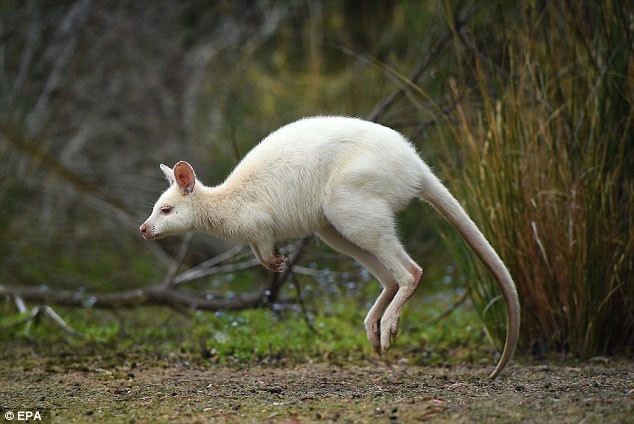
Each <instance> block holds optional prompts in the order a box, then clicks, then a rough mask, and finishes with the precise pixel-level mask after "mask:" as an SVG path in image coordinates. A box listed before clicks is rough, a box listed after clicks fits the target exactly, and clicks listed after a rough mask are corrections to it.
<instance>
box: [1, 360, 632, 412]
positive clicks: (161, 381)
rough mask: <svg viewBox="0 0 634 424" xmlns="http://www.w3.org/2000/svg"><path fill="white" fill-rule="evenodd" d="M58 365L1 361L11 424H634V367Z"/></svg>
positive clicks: (605, 364) (600, 363)
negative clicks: (494, 373) (37, 423)
mask: <svg viewBox="0 0 634 424" xmlns="http://www.w3.org/2000/svg"><path fill="white" fill-rule="evenodd" d="M59 359H60V358H51V359H50V360H42V359H41V358H33V359H29V360H26V361H25V360H24V359H23V358H22V359H21V360H20V361H19V362H20V364H19V365H18V364H17V363H15V361H11V360H10V359H6V358H5V359H2V360H0V407H1V408H2V416H1V417H0V423H2V422H9V421H8V420H7V419H6V418H5V413H7V412H8V411H11V412H12V413H13V414H17V413H18V412H19V411H21V410H22V411H23V412H24V411H31V412H38V411H39V412H40V414H41V416H42V417H43V421H42V422H54V423H67V422H77V423H80V422H125V423H145V422H200V423H203V422H204V423H250V422H252V423H269V422H270V423H284V424H296V423H313V422H314V423H330V422H333V423H375V422H376V423H390V424H395V423H412V422H430V423H436V422H451V423H472V422H473V423H480V422H483V423H484V422H487V423H490V422H503V423H508V422H526V423H533V422H534V423H548V422H555V423H629V422H631V423H634V361H624V360H619V361H615V360H605V361H599V360H595V361H590V362H587V363H583V364H579V365H578V366H562V365H553V364H550V365H549V364H545V363H543V364H537V365H535V364H530V365H526V364H518V363H515V364H513V365H512V366H511V367H510V368H507V370H506V371H505V373H504V374H503V375H502V376H501V377H500V378H498V379H497V380H495V381H493V382H490V381H488V380H487V379H486V374H487V372H488V371H490V369H489V368H485V367H479V366H455V367H447V368H434V367H419V366H411V365H407V364H393V365H389V364H385V363H368V364H365V365H343V366H341V365H334V364H329V363H318V364H303V365H297V366H286V367H281V366H275V367H273V366H254V367H248V368H247V367H245V368H242V369H236V368H230V367H226V366H219V365H209V366H202V365H192V364H189V363H187V362H186V361H177V360H176V361H169V360H168V361H162V362H160V361H159V362H152V363H151V365H147V363H146V362H144V361H143V360H140V361H138V362H129V360H127V359H122V360H121V362H120V363H119V364H115V363H112V362H109V363H108V364H104V363H102V361H100V359H99V358H98V357H97V358H93V359H91V360H90V361H87V362H86V361H85V360H82V359H80V358H79V357H77V358H62V361H60V360H59ZM60 363H61V364H62V365H60ZM10 417H11V416H10ZM13 417H14V418H15V419H14V422H17V417H18V416H17V415H13ZM22 417H23V418H24V417H25V416H24V414H23V415H22ZM3 420H4V421H3Z"/></svg>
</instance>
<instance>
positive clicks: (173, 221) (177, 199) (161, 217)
mask: <svg viewBox="0 0 634 424" xmlns="http://www.w3.org/2000/svg"><path fill="white" fill-rule="evenodd" d="M161 170H162V171H163V173H164V174H165V176H166V177H167V180H168V181H169V183H170V187H169V188H168V189H167V190H166V191H165V192H164V193H163V194H162V195H161V197H159V199H158V200H157V201H156V204H155V205H154V208H153V210H152V214H151V215H150V217H149V218H148V219H147V220H146V221H145V222H144V223H143V224H142V225H141V227H140V228H139V231H141V234H142V235H143V237H144V238H146V239H147V240H151V239H157V238H162V237H166V236H170V235H175V234H180V233H184V232H187V231H191V230H192V229H193V223H194V222H195V211H194V209H195V208H194V205H195V201H196V196H197V194H198V191H200V190H199V186H200V183H199V182H198V181H197V180H196V174H195V173H194V169H193V168H192V167H191V165H190V164H188V163H187V162H182V161H181V162H178V163H177V164H176V165H174V169H170V168H169V167H167V166H165V165H163V164H161Z"/></svg>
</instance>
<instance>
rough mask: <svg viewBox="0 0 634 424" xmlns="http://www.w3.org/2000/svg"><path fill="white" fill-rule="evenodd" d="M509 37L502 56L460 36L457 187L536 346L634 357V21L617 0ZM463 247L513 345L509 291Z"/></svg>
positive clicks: (523, 18)
mask: <svg viewBox="0 0 634 424" xmlns="http://www.w3.org/2000/svg"><path fill="white" fill-rule="evenodd" d="M590 3H592V2H590ZM599 3H600V4H599ZM539 7H542V8H541V9H538V8H539ZM500 31H502V33H499V34H496V37H497V42H499V45H497V46H495V47H496V48H499V49H501V52H502V54H501V55H500V56H499V57H497V58H496V57H494V55H492V54H491V51H492V50H493V49H492V48H491V47H492V46H488V47H487V46H486V45H484V44H483V43H481V42H480V41H481V40H478V39H477V38H476V37H475V36H468V35H465V34H456V40H457V43H456V45H458V46H459V47H457V52H458V54H459V56H460V58H461V59H462V60H463V64H465V65H464V67H465V68H463V72H462V75H464V76H463V77H457V78H458V79H457V80H453V81H452V82H451V93H452V97H453V100H454V106H455V107H454V109H453V112H451V114H450V115H449V116H448V120H449V121H448V122H450V125H448V128H449V130H448V132H446V133H445V134H449V136H448V138H449V139H450V140H447V141H448V144H450V145H452V146H457V151H456V150H451V151H449V150H448V151H447V152H445V153H447V154H448V155H447V156H445V162H444V163H445V167H444V168H445V169H444V172H445V175H446V176H447V178H448V183H449V185H450V186H451V187H452V189H453V191H454V192H456V193H457V194H458V196H459V197H460V198H461V199H464V201H465V206H466V207H467V208H468V209H469V211H470V213H472V215H473V216H474V219H475V220H476V222H477V223H478V224H479V225H481V226H482V228H483V230H484V231H485V233H486V235H487V237H488V238H489V240H490V241H491V242H492V244H493V245H494V246H495V247H496V249H497V250H498V252H499V253H500V255H501V256H502V257H503V258H504V260H505V262H506V264H507V266H508V267H509V269H510V271H511V274H512V275H513V276H514V279H515V281H516V284H517V286H518V291H519V294H520V301H521V303H522V313H523V316H522V332H521V345H522V347H523V348H524V349H527V350H532V351H534V352H540V353H546V352H552V351H557V352H570V353H572V354H575V355H580V356H588V355H596V354H605V353H612V352H619V351H627V352H631V351H632V350H633V347H634V129H633V126H634V111H633V108H632V105H633V102H634V59H633V57H634V55H633V51H634V36H633V35H634V17H633V15H632V13H631V11H627V10H626V8H625V6H623V5H621V4H617V2H610V1H608V2H597V4H585V6H579V5H578V4H576V3H575V4H574V5H573V4H572V3H570V4H568V3H567V2H546V3H544V4H542V5H541V6H535V5H533V6H525V7H524V8H523V9H522V10H521V12H520V15H519V17H517V21H516V22H515V24H514V25H512V26H509V28H507V30H504V29H501V30H500ZM505 31H506V32H505ZM466 87H477V88H475V89H472V90H471V91H469V90H468V89H467V88H466ZM450 237H453V236H450ZM452 244H453V246H454V247H455V248H456V250H457V252H458V253H459V257H461V258H462V259H461V266H462V267H463V268H465V269H466V270H467V275H471V273H472V272H473V273H475V275H476V276H477V277H476V278H474V279H472V284H473V288H474V290H473V293H474V300H475V303H476V304H477V305H478V306H479V309H480V312H481V314H482V315H483V317H484V319H485V322H486V323H488V328H489V330H490V333H491V334H492V335H493V336H494V337H497V338H498V339H501V338H502V337H503V334H504V325H503V323H504V319H503V314H504V310H503V307H502V302H501V299H500V298H499V296H498V291H497V289H496V288H495V285H494V284H493V282H492V280H491V279H490V278H489V277H488V275H487V273H486V272H485V271H484V269H482V268H480V266H479V265H478V264H476V263H474V262H472V255H469V254H468V253H467V252H464V249H465V248H464V246H463V245H462V244H461V243H460V242H458V241H455V240H452ZM482 282H484V283H482Z"/></svg>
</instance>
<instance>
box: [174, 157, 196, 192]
mask: <svg viewBox="0 0 634 424" xmlns="http://www.w3.org/2000/svg"><path fill="white" fill-rule="evenodd" d="M174 180H175V181H176V184H178V188H179V189H180V191H181V193H183V195H184V196H189V195H190V194H192V193H193V192H194V186H195V185H196V174H195V173H194V168H192V167H191V165H190V164H188V163H187V162H183V161H180V162H178V163H177V164H176V165H174Z"/></svg>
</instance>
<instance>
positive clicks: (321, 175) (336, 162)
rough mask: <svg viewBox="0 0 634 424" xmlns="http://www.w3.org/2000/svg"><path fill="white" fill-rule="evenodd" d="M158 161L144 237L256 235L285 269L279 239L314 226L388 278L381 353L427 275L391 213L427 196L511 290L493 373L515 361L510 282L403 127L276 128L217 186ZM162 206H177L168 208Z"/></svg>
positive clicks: (313, 124)
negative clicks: (160, 189)
mask: <svg viewBox="0 0 634 424" xmlns="http://www.w3.org/2000/svg"><path fill="white" fill-rule="evenodd" d="M161 169H162V170H163V172H165V174H166V176H167V178H168V180H169V181H170V188H168V189H167V191H165V193H163V195H161V197H160V198H159V199H158V201H157V202H156V205H155V206H154V210H153V212H152V215H151V216H150V217H149V218H148V219H147V221H146V222H145V223H144V224H143V225H142V226H141V228H140V230H141V232H142V234H143V236H144V237H145V238H147V239H152V238H159V237H164V236H167V235H172V234H178V233H182V232H187V231H199V232H205V233H209V234H213V235H216V236H219V237H223V238H227V239H231V240H235V241H238V242H242V243H249V244H250V245H251V247H252V249H253V251H254V253H255V255H256V256H257V257H258V259H259V260H260V262H261V263H262V264H263V265H264V266H265V267H266V268H268V269H270V270H273V271H281V270H282V267H283V263H284V261H285V260H286V258H283V257H280V256H276V255H275V253H274V244H275V243H276V242H277V241H280V240H284V239H289V238H299V237H304V236H307V235H310V234H314V233H316V234H317V235H319V236H320V238H322V239H323V240H324V241H325V242H326V243H328V244H329V245H331V246H332V247H333V248H335V249H336V250H338V251H341V252H343V253H346V254H348V255H349V256H352V257H353V258H355V259H356V260H357V261H359V262H360V263H361V264H363V265H364V266H365V267H366V268H368V270H369V271H370V272H372V274H373V275H374V276H375V277H376V278H377V279H378V280H379V281H380V282H381V284H382V285H383V287H384V290H383V292H382V293H381V295H380V296H379V298H378V299H377V301H376V303H375V305H374V306H373V307H372V308H371V309H370V311H369V312H368V316H367V318H366V320H365V327H366V332H367V335H368V339H369V340H370V343H371V344H372V345H373V347H374V348H375V349H376V350H377V351H378V352H380V351H387V349H389V347H390V345H391V343H392V341H393V339H394V338H395V337H396V333H397V330H398V320H399V316H400V311H401V309H402V307H403V305H404V304H405V302H406V301H407V300H408V299H409V298H410V297H411V296H412V294H413V293H414V291H415V290H416V287H417V285H418V282H419V280H420V278H421V275H422V269H421V268H420V267H419V266H418V265H417V264H416V263H415V262H414V261H412V259H411V258H410V257H409V256H408V255H407V253H406V252H405V250H404V249H403V247H402V246H401V244H400V242H399V240H398V237H397V235H396V228H395V222H394V214H395V213H396V212H397V211H399V210H400V209H401V208H403V207H404V206H405V205H406V204H407V203H408V202H409V201H410V200H411V199H412V198H414V197H420V198H421V199H423V200H426V201H428V202H429V203H430V204H432V205H433V206H434V207H435V208H436V209H437V210H438V211H439V212H441V213H442V214H443V215H444V216H445V217H446V218H447V219H448V220H449V222H451V223H452V224H453V225H454V226H455V227H456V229H457V230H458V231H459V232H460V233H461V235H462V236H463V237H464V238H465V240H466V241H467V243H468V244H469V245H470V246H471V247H472V248H473V250H474V252H475V253H476V254H477V255H478V257H480V259H481V260H482V261H483V262H484V263H485V265H486V266H487V267H488V268H489V270H491V272H492V274H493V275H494V277H495V278H496V281H497V282H498V284H499V286H500V289H501V291H502V294H503V295H504V299H505V302H506V307H507V321H508V335H507V340H506V344H505V347H504V352H503V355H502V358H501V360H500V362H499V363H498V366H497V367H496V369H495V370H494V371H493V373H492V374H491V377H492V378H494V377H495V376H497V374H499V372H501V371H502V369H503V368H504V367H505V365H506V363H507V362H508V361H509V360H510V358H511V356H512V353H513V350H514V348H515V344H516V341H517V337H518V332H519V303H518V300H517V293H516V290H515V285H514V284H513V280H512V279H511V276H510V275H509V273H508V271H507V270H506V268H505V266H504V264H503V263H502V261H501V259H500V258H499V257H498V255H497V253H496V252H495V251H494V250H493V248H492V247H491V245H490V244H489V243H488V241H487V240H486V239H485V238H484V236H483V235H482V233H481V232H480V230H478V228H477V227H476V226H475V224H474V223H473V222H472V221H471V220H470V219H469V217H468V216H467V214H466V213H465V212H464V210H463V208H462V207H461V206H460V204H459V203H458V202H457V201H456V200H455V199H454V198H453V196H452V195H451V194H450V193H449V191H448V190H447V189H446V188H445V187H444V186H443V185H442V183H441V182H440V181H439V180H438V178H436V177H435V176H434V174H433V173H432V172H431V170H430V169H429V167H428V166H427V165H426V164H425V163H424V162H423V160H422V159H421V158H420V157H419V156H418V154H417V153H416V151H415V149H414V148H413V146H412V145H411V144H410V143H409V141H407V140H406V139H405V138H404V137H403V136H402V135H401V134H399V133H398V132H396V131H394V130H392V129H389V128H386V127H384V126H381V125H379V124H375V123H372V122H367V121H363V120H360V119H354V118H345V117H316V118H306V119H302V120H299V121H297V122H294V123H292V124H289V125H286V126H284V127H282V128H280V129H278V130H277V131H275V132H273V133H271V134H270V135H269V136H268V137H266V138H265V139H264V140H262V142H260V144H258V145H257V146H256V147H255V148H253V149H252V150H251V151H250V152H249V153H248V154H247V155H246V156H245V157H244V159H243V160H242V161H241V162H240V163H239V164H238V166H236V168H235V169H234V171H233V172H232V173H231V175H229V177H228V178H227V179H226V180H225V181H224V182H223V183H222V184H220V185H218V186H215V187H206V186H204V185H203V184H201V183H200V182H199V181H197V180H196V179H195V174H194V171H193V169H191V167H190V166H189V164H187V163H185V162H179V163H178V164H177V165H176V166H175V168H174V170H170V169H169V168H167V167H166V166H165V165H161ZM175 172H176V174H177V177H175V176H174V173H175ZM188 178H189V179H190V180H189V183H190V186H189V189H187V188H186V185H187V183H188ZM192 184H193V185H192ZM192 187H193V191H192V190H191V188H192ZM164 207H170V208H171V211H170V212H169V213H165V212H163V213H162V212H161V208H164ZM164 211H165V210H164Z"/></svg>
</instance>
